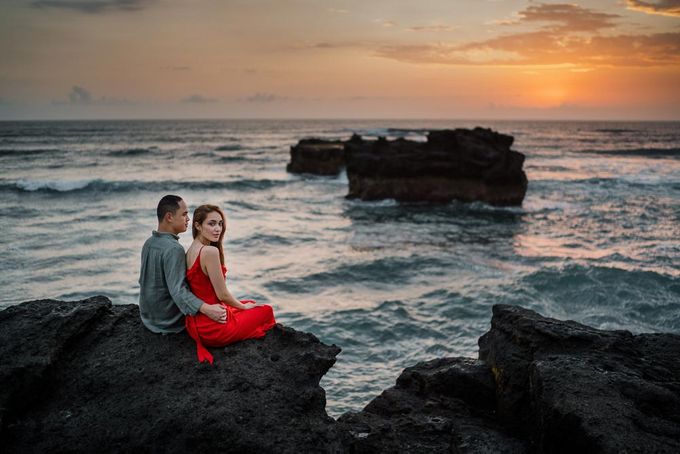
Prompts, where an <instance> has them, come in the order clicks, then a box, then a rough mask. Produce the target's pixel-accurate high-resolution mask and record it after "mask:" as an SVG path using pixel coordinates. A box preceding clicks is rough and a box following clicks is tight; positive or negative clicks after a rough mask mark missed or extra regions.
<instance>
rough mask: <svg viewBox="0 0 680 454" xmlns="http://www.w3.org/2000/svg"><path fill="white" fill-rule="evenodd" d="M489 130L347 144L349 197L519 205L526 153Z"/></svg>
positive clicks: (507, 137)
mask: <svg viewBox="0 0 680 454" xmlns="http://www.w3.org/2000/svg"><path fill="white" fill-rule="evenodd" d="M512 142H513V138H512V137H511V136H508V135H504V134H499V133H497V132H494V131H492V130H490V129H483V128H475V129H473V130H470V129H455V130H443V131H431V132H430V133H429V134H428V138H427V142H424V143H423V142H416V141H412V140H406V139H403V138H399V139H396V140H393V141H388V140H386V139H385V138H383V137H381V138H379V139H378V140H376V141H361V140H352V141H349V142H347V143H346V145H345V152H346V160H347V178H348V179H349V194H348V195H347V197H349V198H360V199H362V200H377V199H386V198H391V199H396V200H399V201H430V202H447V201H451V200H454V199H455V200H461V201H465V202H471V201H482V202H486V203H489V204H492V205H520V204H521V203H522V200H523V199H524V195H525V193H526V189H527V178H526V174H525V173H524V171H523V170H522V166H523V163H524V155H523V154H521V153H518V152H516V151H513V150H511V149H510V147H511V145H512Z"/></svg>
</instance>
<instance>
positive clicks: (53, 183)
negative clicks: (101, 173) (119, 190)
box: [16, 180, 97, 192]
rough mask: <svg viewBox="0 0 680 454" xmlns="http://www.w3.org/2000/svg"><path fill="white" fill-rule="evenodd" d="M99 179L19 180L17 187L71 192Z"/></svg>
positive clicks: (31, 189)
mask: <svg viewBox="0 0 680 454" xmlns="http://www.w3.org/2000/svg"><path fill="white" fill-rule="evenodd" d="M95 181H97V180H19V181H17V182H16V187H17V188H19V189H22V190H24V191H31V192H33V191H41V190H48V191H57V192H69V191H77V190H79V189H83V188H85V187H87V186H88V185H90V184H92V183H94V182H95Z"/></svg>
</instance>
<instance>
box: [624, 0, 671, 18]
mask: <svg viewBox="0 0 680 454" xmlns="http://www.w3.org/2000/svg"><path fill="white" fill-rule="evenodd" d="M626 4H627V8H628V9H632V10H634V11H642V12H643V13H647V14H661V15H663V16H675V17H680V0H661V1H656V2H644V1H640V0H627V2H626Z"/></svg>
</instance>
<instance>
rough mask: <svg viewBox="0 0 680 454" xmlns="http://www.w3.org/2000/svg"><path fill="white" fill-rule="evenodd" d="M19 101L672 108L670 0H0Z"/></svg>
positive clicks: (86, 106) (366, 109)
mask: <svg viewBox="0 0 680 454" xmlns="http://www.w3.org/2000/svg"><path fill="white" fill-rule="evenodd" d="M33 118H34V119H61V118H64V119H67V118H79V119H80V118H82V119H87V118H465V119H478V118H485V119H495V118H498V119H512V118H517V119H640V120H646V119H649V120H653V119H661V120H680V0H656V1H653V0H649V1H638V0H589V1H577V2H572V3H565V2H554V1H527V0H421V1H414V0H376V1H371V0H361V1H359V0H346V1H340V0H338V1H330V0H329V1H321V0H2V2H1V3H0V119H4V120H9V119H33Z"/></svg>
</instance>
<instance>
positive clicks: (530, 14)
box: [504, 3, 621, 32]
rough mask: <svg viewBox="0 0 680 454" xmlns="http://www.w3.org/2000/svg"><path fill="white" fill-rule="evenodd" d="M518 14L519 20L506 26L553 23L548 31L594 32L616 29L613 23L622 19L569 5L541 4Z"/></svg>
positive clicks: (615, 15) (505, 23) (507, 23)
mask: <svg viewBox="0 0 680 454" xmlns="http://www.w3.org/2000/svg"><path fill="white" fill-rule="evenodd" d="M517 14H518V16H519V19H518V20H516V21H506V22H504V25H516V24H523V23H531V22H533V23H535V22H552V23H553V24H554V25H550V26H547V27H546V28H547V29H550V30H554V31H571V32H575V31H586V32H593V31H597V30H600V29H603V28H610V27H614V26H615V25H616V24H614V23H613V22H612V21H613V20H614V19H617V18H619V17H621V16H619V15H617V14H607V13H601V12H598V11H593V10H591V9H588V8H583V7H581V6H578V5H574V4H568V3H559V4H552V5H551V4H545V3H539V4H537V5H532V6H529V7H527V8H526V9H524V10H523V11H520V12H519V13H517Z"/></svg>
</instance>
